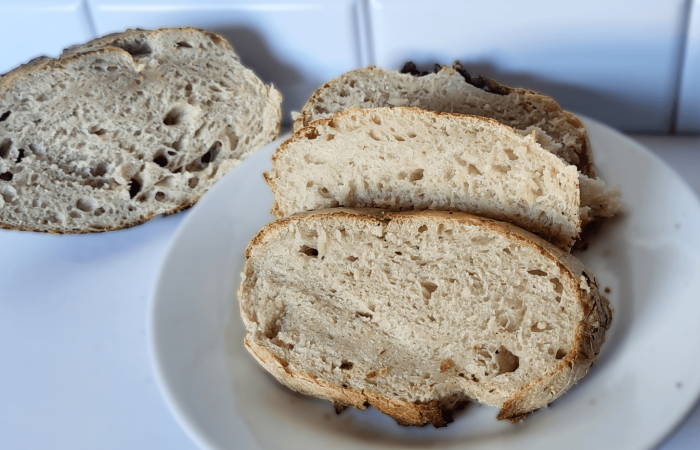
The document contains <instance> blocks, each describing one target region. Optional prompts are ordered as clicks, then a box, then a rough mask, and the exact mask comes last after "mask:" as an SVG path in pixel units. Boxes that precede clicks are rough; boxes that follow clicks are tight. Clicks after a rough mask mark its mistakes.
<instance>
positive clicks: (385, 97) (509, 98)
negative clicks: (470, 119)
mask: <svg viewBox="0 0 700 450" xmlns="http://www.w3.org/2000/svg"><path fill="white" fill-rule="evenodd" d="M435 70H436V72H435V73H431V74H428V73H427V72H418V71H417V70H416V69H415V66H411V65H410V63H409V64H407V65H406V66H405V67H404V69H403V70H402V72H407V73H399V72H396V71H389V70H385V69H380V68H377V67H367V68H364V69H356V70H353V71H350V72H348V73H346V74H344V75H341V76H339V77H338V78H335V79H333V80H331V81H330V82H328V83H326V84H324V85H323V86H322V87H320V88H319V89H318V90H316V92H315V93H314V94H313V95H312V96H311V98H310V99H309V101H308V102H307V103H306V105H305V106H304V107H303V108H302V110H301V112H300V113H299V114H298V116H296V118H295V122H294V130H295V131H296V130H299V129H301V128H303V127H305V126H307V125H309V124H310V123H311V122H313V121H314V120H317V119H324V118H328V117H330V116H332V115H333V114H335V113H337V112H340V111H344V110H346V109H348V108H351V107H358V108H377V107H383V106H386V107H390V106H416V107H419V108H423V109H429V110H432V111H438V112H451V113H461V114H470V115H476V116H483V117H488V118H491V119H496V120H498V121H499V122H501V123H504V124H506V125H508V126H510V127H512V128H514V129H516V130H519V131H520V132H522V133H523V134H526V135H529V134H530V133H531V132H532V131H535V132H536V136H537V140H538V142H539V143H540V144H541V145H542V146H543V147H544V148H545V149H546V150H548V151H550V152H552V153H554V154H555V155H557V156H558V157H560V158H561V159H563V160H564V161H566V162H567V163H568V164H573V165H575V166H576V167H577V168H578V169H579V171H580V172H581V173H583V174H584V175H586V176H588V177H590V178H595V167H594V163H593V155H592V153H591V148H590V142H589V140H588V134H587V133H586V128H585V126H584V125H583V123H581V121H580V120H579V119H578V118H577V117H576V116H575V115H573V114H571V113H569V112H566V111H564V110H562V109H561V107H560V106H559V105H558V104H557V102H555V101H554V100H553V99H552V98H550V97H547V96H545V95H542V94H539V93H537V92H534V91H531V90H528V89H520V88H511V87H508V86H504V85H501V84H498V83H497V82H495V81H494V80H491V79H488V78H484V77H481V76H479V77H472V76H471V75H470V74H469V73H468V72H467V71H466V70H465V69H464V67H462V65H461V64H460V63H459V62H455V63H454V65H453V66H452V67H447V66H442V67H440V66H439V65H437V64H436V68H435Z"/></svg>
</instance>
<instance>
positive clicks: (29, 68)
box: [0, 27, 282, 234]
mask: <svg viewBox="0 0 700 450" xmlns="http://www.w3.org/2000/svg"><path fill="white" fill-rule="evenodd" d="M172 32H177V33H182V34H183V35H184V34H187V33H197V34H202V35H205V36H206V37H208V38H210V39H211V40H212V41H213V42H214V43H216V45H220V46H224V47H225V48H226V49H227V50H229V51H231V52H233V51H234V50H233V47H232V46H231V44H230V43H229V42H228V41H227V40H226V39H225V38H223V37H222V36H219V35H218V34H216V33H212V32H210V31H207V30H202V29H198V28H192V27H184V28H160V29H157V30H152V31H148V30H140V29H130V30H127V31H125V32H122V33H114V34H110V35H107V36H103V37H100V38H97V39H94V40H92V41H89V42H87V43H85V44H82V45H77V46H73V47H70V48H67V49H65V50H64V51H63V54H62V55H61V56H60V57H59V58H57V59H54V58H48V57H45V56H41V57H38V58H35V59H33V60H31V61H29V62H28V63H27V64H23V65H21V66H19V67H17V68H15V69H13V70H11V71H10V72H8V73H6V74H5V75H3V76H2V77H0V95H2V94H3V93H4V91H6V90H9V89H10V88H11V87H12V86H13V84H14V83H16V82H18V81H21V80H24V79H26V78H28V77H29V76H31V75H33V74H35V73H37V72H40V71H43V70H47V71H48V70H62V69H64V68H65V66H66V65H67V64H69V63H71V62H74V61H76V60H80V59H83V58H86V57H89V56H93V55H98V54H99V55H110V54H112V55H118V56H119V57H122V58H123V59H124V60H125V61H127V62H128V63H130V64H132V65H134V66H135V65H136V63H135V62H134V61H133V57H132V55H131V54H130V53H129V52H128V51H126V50H124V49H122V48H119V47H116V46H113V45H114V43H115V42H117V41H121V40H128V39H129V38H132V37H147V38H149V39H150V38H153V37H156V36H158V35H159V34H163V33H172ZM233 55H234V56H235V53H234V54H233ZM235 58H236V59H237V58H238V57H237V56H235ZM268 88H269V95H268V97H267V99H266V102H265V112H266V113H267V112H268V111H274V109H276V110H277V114H276V116H277V120H276V124H275V125H274V129H273V130H270V131H272V133H270V138H269V139H268V140H267V141H266V143H269V142H271V141H272V140H274V139H275V138H276V137H277V136H278V135H279V130H280V125H281V117H282V112H281V108H280V107H279V104H280V102H281V95H280V94H279V93H278V92H277V91H276V90H274V88H272V87H270V86H268ZM205 192H206V191H203V192H202V193H200V194H199V195H196V194H194V197H193V198H191V199H190V200H189V201H187V202H185V203H182V204H179V205H175V206H173V207H172V208H170V209H168V210H164V211H159V212H144V214H143V215H142V217H141V218H138V219H136V220H131V221H129V222H128V223H124V224H123V225H122V224H120V225H114V226H100V227H99V228H85V227H75V228H69V227H66V226H62V227H61V228H50V227H48V228H47V227H46V226H43V227H39V226H33V225H32V224H22V225H18V226H16V225H8V224H6V223H2V222H0V229H7V230H17V231H34V232H44V233H50V234H87V233H101V232H106V231H116V230H120V229H126V228H131V227H133V226H136V225H140V224H142V223H144V222H147V221H148V220H150V219H152V218H153V217H155V216H157V215H163V216H167V215H170V214H175V213H177V212H180V211H182V210H185V209H187V208H190V207H191V206H193V205H194V204H195V203H196V202H197V201H199V199H200V198H201V197H202V196H203V195H204V193H205Z"/></svg>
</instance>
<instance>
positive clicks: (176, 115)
mask: <svg viewBox="0 0 700 450" xmlns="http://www.w3.org/2000/svg"><path fill="white" fill-rule="evenodd" d="M183 115H184V112H183V111H182V109H180V108H173V109H171V110H170V111H169V112H168V114H166V115H165V118H164V119H163V123H164V124H166V125H167V126H172V125H179V124H180V121H181V119H182V116H183Z"/></svg>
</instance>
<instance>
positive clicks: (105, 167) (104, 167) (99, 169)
mask: <svg viewBox="0 0 700 450" xmlns="http://www.w3.org/2000/svg"><path fill="white" fill-rule="evenodd" d="M107 171H109V164H107V163H106V162H100V163H97V165H96V166H95V167H93V168H92V169H90V174H92V176H93V177H101V176H102V175H104V174H106V173H107Z"/></svg>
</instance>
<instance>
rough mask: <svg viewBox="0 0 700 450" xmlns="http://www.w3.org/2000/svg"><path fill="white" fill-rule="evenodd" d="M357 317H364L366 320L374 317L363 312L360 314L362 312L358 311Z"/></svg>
mask: <svg viewBox="0 0 700 450" xmlns="http://www.w3.org/2000/svg"><path fill="white" fill-rule="evenodd" d="M355 316H358V317H364V318H365V319H371V318H372V317H373V316H372V314H370V313H363V312H360V311H357V312H356V313H355Z"/></svg>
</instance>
